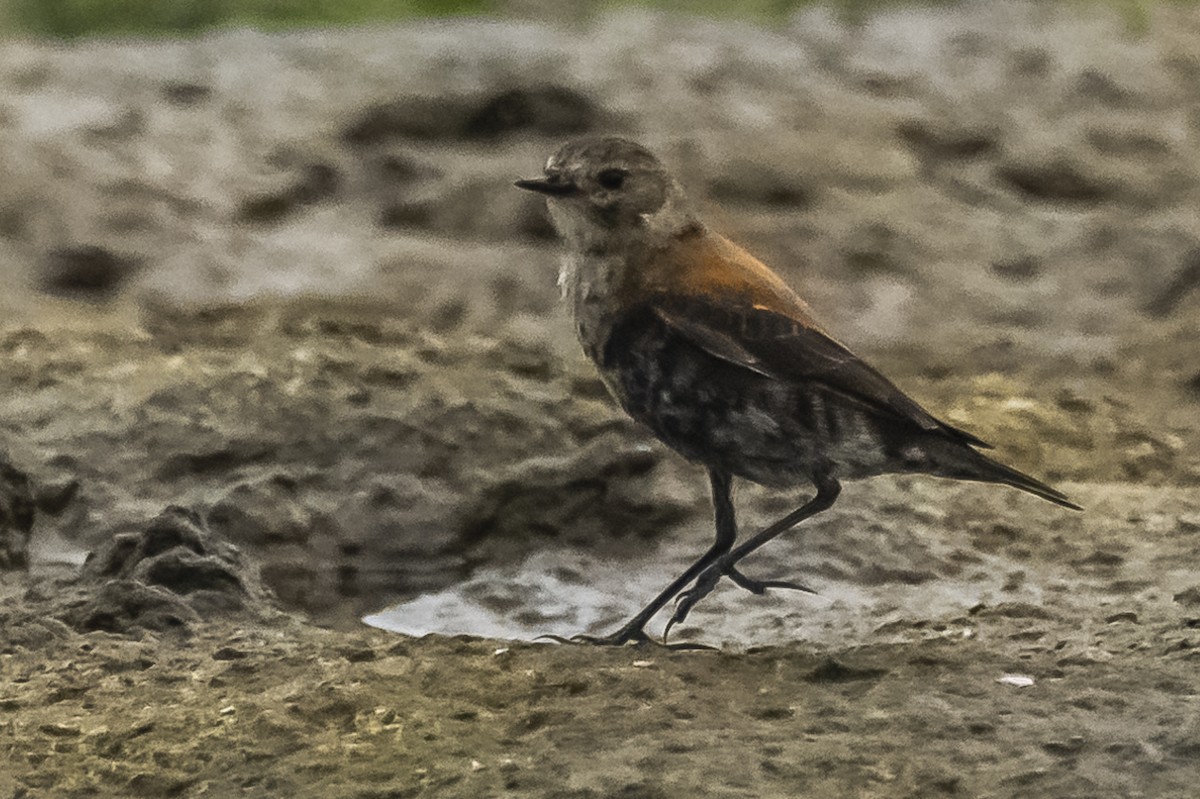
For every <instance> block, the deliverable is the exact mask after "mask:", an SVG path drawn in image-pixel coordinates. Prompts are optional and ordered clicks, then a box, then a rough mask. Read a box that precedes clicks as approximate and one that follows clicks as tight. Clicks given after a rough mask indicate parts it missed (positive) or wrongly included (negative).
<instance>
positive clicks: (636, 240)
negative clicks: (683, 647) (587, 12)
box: [515, 136, 1081, 646]
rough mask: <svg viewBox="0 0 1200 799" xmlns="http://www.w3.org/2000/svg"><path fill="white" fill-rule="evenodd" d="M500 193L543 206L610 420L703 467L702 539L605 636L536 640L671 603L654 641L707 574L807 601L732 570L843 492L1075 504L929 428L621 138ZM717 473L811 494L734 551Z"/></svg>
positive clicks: (920, 412) (573, 154) (628, 636)
mask: <svg viewBox="0 0 1200 799" xmlns="http://www.w3.org/2000/svg"><path fill="white" fill-rule="evenodd" d="M515 185H516V186H517V187H518V188H520V189H525V190H527V191H531V192H536V193H538V194H541V195H543V196H544V197H545V199H546V202H547V208H548V211H549V215H550V219H551V221H552V223H553V225H554V227H555V229H556V231H557V233H558V235H559V237H560V238H561V239H562V242H563V245H564V254H563V258H562V266H561V270H560V273H559V285H560V287H561V291H562V295H563V298H564V300H565V301H566V303H567V304H568V305H569V307H570V312H571V315H572V317H573V320H574V324H575V332H576V334H577V335H578V338H579V342H580V344H581V345H582V348H583V351H584V353H586V355H587V356H588V357H589V358H590V359H591V360H592V361H593V362H594V363H595V365H596V367H597V369H598V370H599V373H600V376H601V378H602V380H603V381H604V383H605V385H606V386H607V388H608V390H609V392H610V393H611V394H612V396H613V397H614V398H615V399H616V401H617V403H618V404H619V405H620V406H621V407H622V408H623V409H624V410H625V412H626V413H628V414H629V415H630V416H631V417H632V418H633V419H634V420H636V421H637V422H639V423H641V424H642V425H644V426H645V427H647V428H649V430H650V431H651V432H652V433H653V434H654V435H655V436H656V437H657V438H658V439H659V440H661V441H662V442H663V443H664V444H666V445H667V447H669V448H670V449H672V450H674V451H675V452H676V453H678V454H679V455H681V456H683V457H684V458H686V459H687V460H689V461H691V462H693V463H697V464H700V465H702V466H703V467H704V468H705V469H706V470H707V473H708V482H709V488H710V490H711V492H712V503H713V511H714V513H713V516H714V524H715V532H716V534H715V538H714V540H713V543H712V545H711V546H709V548H708V549H707V550H706V551H705V552H704V553H703V555H701V556H700V557H699V558H698V559H697V560H696V561H695V562H694V563H693V564H692V565H691V566H689V567H688V568H687V569H686V570H685V571H684V572H683V573H682V574H680V575H679V576H678V577H677V578H676V579H674V580H673V581H672V582H671V583H670V584H668V585H667V586H666V588H664V589H663V590H662V591H661V592H660V593H659V594H658V595H657V596H656V597H655V598H654V599H653V600H651V601H650V603H649V604H647V605H646V606H645V607H644V608H642V610H640V611H639V612H638V613H637V614H635V615H634V616H633V617H632V618H630V619H629V620H628V621H627V622H626V623H625V624H624V625H622V626H621V627H620V628H619V629H617V630H615V631H614V632H612V633H610V634H607V635H602V636H592V635H583V634H580V635H577V636H574V637H572V638H571V639H563V638H561V637H558V636H548V637H550V638H553V639H555V640H559V641H564V640H570V641H575V642H582V643H591V644H598V645H613V646H617V645H623V644H628V643H637V644H641V643H648V642H650V641H651V639H650V637H649V635H648V634H647V633H646V632H645V627H646V625H647V623H648V622H649V621H650V620H651V619H652V618H653V617H654V616H655V615H656V614H657V613H658V612H659V611H660V610H662V609H663V607H664V606H666V605H667V604H668V603H669V602H670V601H671V600H672V599H674V600H675V608H674V612H673V614H672V615H671V617H670V619H669V620H668V622H667V625H666V629H665V630H664V632H663V641H664V643H665V641H666V639H667V636H668V635H669V633H670V630H671V627H672V626H674V625H675V624H678V623H680V622H682V621H683V620H684V619H686V618H687V616H688V614H689V613H690V611H691V609H692V608H693V607H695V606H696V604H697V603H698V602H700V601H701V600H702V599H704V597H706V596H707V595H708V594H709V593H711V592H712V591H713V590H714V588H715V587H716V586H717V585H718V583H719V581H720V579H721V578H722V577H728V578H729V579H730V580H732V581H733V582H734V583H735V584H736V585H738V586H740V587H741V588H744V589H746V590H748V591H751V592H753V593H755V594H763V593H765V592H766V591H767V590H768V589H771V588H786V589H795V590H799V591H805V592H809V593H815V592H813V591H812V590H811V589H810V588H808V587H807V586H805V585H803V584H801V583H799V582H793V581H784V580H759V579H755V578H753V577H750V576H748V575H747V574H745V573H744V572H743V571H742V570H741V569H740V568H739V564H740V563H741V561H742V560H743V559H744V558H745V557H746V556H748V555H750V554H751V553H752V552H754V551H756V550H757V549H759V548H760V547H762V546H763V545H765V544H767V543H768V542H769V541H771V540H772V539H774V538H775V537H777V536H778V535H780V534H781V533H783V532H785V531H787V530H789V529H791V528H793V527H795V526H796V525H798V524H799V523H801V522H802V521H804V520H805V519H808V518H810V517H812V516H815V515H816V514H818V513H821V512H822V511H825V510H828V509H829V508H830V507H831V506H832V505H833V504H834V502H835V501H836V500H837V498H838V495H839V493H840V491H841V484H842V481H844V480H857V479H863V478H868V477H873V476H877V475H882V474H887V473H910V474H911V473H916V474H926V475H932V476H936V477H944V478H954V479H958V480H969V481H978V482H983V483H997V484H1003V485H1006V486H1011V487H1013V488H1017V489H1020V490H1022V491H1025V492H1028V493H1030V494H1033V495H1034V496H1037V497H1040V498H1042V499H1044V500H1048V501H1049V502H1053V503H1055V504H1056V505H1060V506H1062V507H1064V508H1070V509H1073V510H1081V508H1080V506H1079V505H1077V504H1075V503H1074V502H1072V501H1071V500H1070V499H1069V498H1068V497H1067V496H1066V495H1065V494H1063V493H1062V492H1061V491H1059V490H1057V489H1055V488H1052V487H1051V486H1049V485H1047V484H1046V483H1043V482H1041V481H1039V480H1037V479H1035V478H1033V477H1030V476H1029V475H1026V474H1023V473H1022V472H1019V471H1017V470H1016V469H1013V468H1011V467H1009V466H1007V465H1005V464H1002V463H1000V462H999V461H997V460H994V459H992V458H990V457H988V456H987V455H985V454H983V453H982V452H981V451H980V450H985V449H990V448H991V446H990V445H989V444H988V443H987V442H985V441H983V440H982V439H980V438H978V437H976V436H975V435H973V434H971V433H969V432H967V431H965V430H962V429H959V428H957V427H955V426H953V425H950V424H948V423H946V422H944V421H942V420H940V419H938V418H936V417H935V416H933V415H932V414H931V413H930V412H929V411H927V410H925V408H923V407H922V406H921V405H920V404H918V403H917V402H916V401H915V400H914V399H912V398H911V397H909V396H908V395H907V394H905V393H904V392H903V391H901V390H900V389H899V388H898V387H897V386H896V385H895V384H894V383H892V381H890V380H889V379H888V378H887V377H885V376H884V375H883V374H882V373H881V372H879V371H878V370H876V369H875V368H873V367H872V366H870V365H868V364H867V363H866V362H865V361H864V360H862V359H861V358H859V357H858V356H857V355H855V354H854V353H853V352H851V351H850V349H849V348H847V347H846V346H845V345H844V344H842V343H841V342H840V341H838V340H837V339H836V338H834V337H833V335H831V334H830V333H829V332H827V331H826V329H825V328H824V327H822V326H821V324H819V323H818V322H817V321H816V319H815V318H814V315H813V313H812V311H811V310H810V308H809V306H808V304H807V303H806V302H805V301H804V300H803V299H801V297H800V296H799V294H797V293H796V291H794V290H793V289H792V288H791V287H790V286H789V285H788V284H787V283H786V282H785V281H784V280H783V278H781V277H780V276H779V275H778V274H776V273H775V272H774V271H772V270H771V269H770V268H769V267H767V266H766V265H765V264H763V263H762V262H761V261H759V260H758V259H757V258H755V257H754V256H753V255H751V254H750V253H748V252H747V251H746V250H744V249H742V248H741V247H739V246H738V245H737V244H734V243H733V242H732V241H730V240H729V239H727V238H725V237H724V236H722V235H721V234H719V233H717V232H715V231H713V230H712V229H710V228H709V227H708V226H707V225H706V224H705V223H704V222H703V221H701V219H700V217H699V216H698V215H697V213H696V211H695V210H694V207H693V205H692V203H691V202H690V201H689V199H688V197H687V196H686V194H685V192H684V190H683V189H682V188H681V186H680V184H679V182H678V181H677V180H676V179H675V178H674V177H672V175H671V174H670V172H669V171H668V170H667V168H666V167H665V166H664V165H663V163H662V162H661V161H660V160H659V159H658V158H657V157H655V155H654V154H653V153H651V152H650V151H649V150H648V149H646V148H645V147H643V146H642V145H640V144H638V143H637V142H634V141H631V140H629V139H625V138H620V137H613V136H598V137H587V138H582V139H578V140H574V141H569V142H567V143H565V144H563V145H562V146H561V147H560V148H559V149H558V151H557V152H556V153H554V154H553V155H552V156H550V158H549V159H548V160H547V161H546V164H545V167H544V168H543V174H542V175H541V176H540V177H537V178H531V179H522V180H518V181H516V183H515ZM735 479H742V480H748V481H750V482H753V483H758V484H760V485H763V486H767V487H770V488H773V489H792V490H796V489H798V488H803V487H806V486H811V490H812V491H813V493H812V495H811V497H810V498H809V499H808V500H807V501H805V502H803V503H802V504H801V505H800V506H799V507H798V508H797V509H796V510H794V511H792V512H791V513H789V514H787V515H786V516H784V517H783V518H781V519H779V520H778V521H776V522H774V523H773V524H770V525H768V526H767V527H766V528H765V529H763V530H762V531H760V532H758V533H756V534H754V535H752V536H750V537H749V538H747V539H745V540H744V541H743V542H742V543H737V540H738V524H737V518H736V514H735V508H734V502H733V483H734V480H735Z"/></svg>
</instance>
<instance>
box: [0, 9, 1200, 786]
mask: <svg viewBox="0 0 1200 799" xmlns="http://www.w3.org/2000/svg"><path fill="white" fill-rule="evenodd" d="M1197 52H1200V17H1198V16H1197V15H1196V14H1195V12H1192V11H1188V10H1186V9H1182V8H1175V7H1170V6H1168V7H1164V8H1162V9H1159V10H1157V11H1155V12H1154V13H1153V14H1152V15H1151V17H1150V18H1149V20H1148V21H1147V23H1146V25H1145V27H1144V28H1138V29H1136V30H1135V29H1131V28H1130V26H1129V24H1128V21H1127V20H1124V19H1122V18H1120V17H1118V16H1116V15H1113V16H1111V17H1109V16H1105V15H1104V14H1103V13H1101V12H1097V11H1095V10H1092V11H1091V12H1088V13H1087V14H1086V15H1085V14H1084V13H1083V11H1081V7H1077V6H1058V5H1050V4H1028V5H1022V4H1018V3H1012V4H1009V3H1005V4H982V3H980V4H968V5H964V6H961V7H939V8H938V9H936V10H903V11H895V12H889V13H887V14H880V15H876V16H871V17H867V18H866V19H863V20H858V21H855V22H847V21H843V20H840V19H839V18H837V17H836V16H834V15H832V14H829V13H826V12H823V11H821V10H810V11H806V12H803V13H801V14H799V15H798V16H796V17H794V18H793V19H791V20H789V21H788V22H787V23H786V24H782V25H779V26H776V27H773V28H771V29H767V28H762V27H756V26H754V25H751V24H748V23H735V22H730V21H720V22H713V21H704V20H700V19H693V18H686V17H675V16H668V15H660V14H656V13H650V12H642V11H622V12H613V13H605V14H601V15H599V16H597V17H595V18H593V19H592V20H591V21H589V22H588V23H586V24H583V25H579V26H575V27H570V26H555V25H550V24H547V23H542V22H524V21H519V20H509V21H505V22H485V21H472V20H458V21H453V22H439V23H436V24H434V23H428V24H417V23H414V24H412V25H409V26H402V27H392V28H377V29H363V30H345V31H336V32H334V31H324V32H312V33H292V34H264V33H258V32H253V31H227V32H221V33H216V34H213V35H211V36H207V37H204V38H200V39H195V40H190V41H185V42H176V41H131V40H123V41H86V40H85V41H79V42H75V43H72V44H70V45H55V46H50V45H48V44H43V43H39V42H34V41H13V42H8V43H6V45H5V47H4V48H3V49H2V50H0V143H2V144H3V146H4V148H5V152H6V153H7V155H6V158H5V160H4V163H3V164H0V260H2V261H3V265H4V269H5V270H6V276H7V278H8V280H7V286H6V288H7V291H6V292H5V294H4V295H3V296H0V362H2V364H3V367H2V368H0V569H2V570H3V571H0V752H3V757H2V758H0V796H12V797H14V798H15V797H105V796H113V797H127V796H154V797H158V796H178V797H201V796H219V797H224V796H280V797H283V796H287V797H292V796H314V797H316V796H320V797H342V796H345V797H362V798H363V799H367V798H368V797H421V796H430V797H434V796H437V797H440V796H447V797H456V796H461V797H480V796H501V795H511V796H530V797H543V796H545V797H573V798H577V799H591V798H595V799H600V797H627V798H628V799H633V798H634V797H640V798H646V799H658V798H659V797H676V796H696V795H705V796H708V795H711V796H745V797H763V796H781V797H792V796H812V797H825V796H828V797H843V796H881V797H882V796H889V797H890V796H921V797H926V796H943V795H944V796H994V797H1026V796H1047V797H1082V796H1087V797H1107V796H1111V797H1131V796H1144V797H1187V796H1191V795H1193V794H1194V790H1195V784H1196V782H1197V780H1198V779H1200V680H1198V679H1197V676H1196V674H1197V667H1198V666H1200V578H1198V577H1197V572H1196V563H1197V560H1198V559H1200V493H1198V492H1197V487H1198V486H1200V443H1198V439H1197V429H1198V427H1200V425H1198V423H1197V421H1196V420H1197V418H1200V414H1198V413H1197V411H1198V410H1200V356H1198V354H1197V349H1196V343H1195V342H1196V340H1197V333H1198V330H1197V321H1196V320H1197V319H1198V318H1200V291H1197V288H1200V278H1198V277H1197V276H1198V275H1200V266H1198V264H1200V221H1198V220H1197V217H1196V215H1195V209H1196V208H1197V207H1200V158H1198V157H1197V155H1198V154H1200V116H1197V114H1196V112H1195V108H1196V107H1197V102H1196V101H1197V99H1200V97H1198V95H1197V92H1198V89H1197V88H1196V87H1197V86H1200V82H1198V81H1197V76H1198V75H1200V59H1198V58H1197V56H1196V53H1197ZM600 132H616V133H620V134H623V135H627V136H630V137H633V138H637V139H639V140H641V141H643V142H645V143H646V144H647V145H648V146H650V147H651V148H653V149H655V150H656V151H658V152H660V153H662V155H663V156H664V158H665V159H666V160H668V161H669V162H670V163H671V165H672V166H673V168H674V169H676V170H677V171H678V172H679V174H680V175H681V176H682V178H683V180H684V182H685V183H686V184H687V185H688V187H689V189H690V190H691V191H692V193H693V194H695V195H696V196H697V197H698V198H700V200H701V203H702V205H703V207H704V208H705V213H706V217H707V219H708V220H709V221H710V223H711V224H712V226H713V227H715V228H717V229H719V230H721V231H722V232H724V233H726V234H727V235H730V236H731V237H733V238H734V239H736V240H738V241H739V242H741V243H743V244H744V245H746V246H747V247H748V248H750V249H751V250H753V251H754V252H756V253H758V254H760V255H761V256H762V257H763V259H764V260H766V261H767V262H769V263H771V264H772V265H775V266H776V267H778V269H779V271H781V272H782V273H783V274H784V275H785V276H786V277H787V279H788V280H789V281H790V282H792V283H793V285H795V286H797V287H798V288H799V289H800V290H801V292H802V293H803V294H804V295H805V296H806V297H807V298H808V300H809V301H810V304H811V305H812V306H813V307H814V309H815V312H816V314H817V316H818V317H820V318H821V319H822V321H823V322H825V324H826V325H827V326H828V327H829V328H831V329H833V330H835V331H837V332H838V334H839V335H840V336H841V338H842V339H843V340H845V341H846V342H847V343H848V344H850V345H851V346H852V347H854V348H855V349H856V350H857V351H859V352H860V353H861V354H863V355H864V356H865V357H866V358H867V359H868V360H869V361H871V362H872V363H873V364H875V365H877V366H878V367H880V368H881V369H882V370H883V371H884V372H886V373H887V374H888V375H889V376H891V377H892V378H893V379H894V380H895V381H896V382H897V383H898V384H899V385H900V386H901V387H903V388H904V389H905V390H907V391H908V392H909V393H911V394H912V395H913V396H915V397H916V398H917V399H918V400H919V401H921V402H922V403H923V404H925V405H926V406H927V407H929V408H930V409H931V410H932V411H934V412H935V413H937V414H938V415H940V416H942V417H944V418H946V419H947V420H948V421H950V422H952V423H953V424H955V425H957V426H961V427H965V428H967V429H969V430H971V431H972V432H973V433H975V434H977V435H979V436H980V437H981V438H983V439H985V440H988V441H992V442H994V443H995V444H996V447H997V449H996V452H997V455H998V457H1000V458H1001V459H1003V460H1005V461H1006V462H1008V463H1011V464H1013V465H1014V466H1016V467H1018V468H1020V469H1022V470H1024V471H1028V472H1030V473H1032V474H1035V475H1037V476H1038V477H1040V478H1044V479H1046V480H1048V481H1049V482H1052V483H1054V484H1055V485H1056V486H1058V487H1060V488H1062V489H1063V490H1065V491H1066V492H1067V493H1068V494H1070V495H1071V497H1072V498H1073V499H1075V500H1076V501H1078V502H1079V503H1080V504H1081V505H1083V506H1084V508H1085V510H1084V511H1083V512H1082V513H1073V512H1070V511H1066V510H1063V509H1061V508H1058V507H1054V506H1052V505H1049V504H1047V503H1043V502H1040V501H1038V500H1037V499H1035V498H1031V497H1028V496H1024V495H1020V494H1018V493H1017V492H1014V491H1011V490H1008V489H1004V488H997V487H987V486H979V485H971V484H962V483H954V482H950V481H943V480H936V479H933V478H920V477H884V478H878V479H874V480H871V481H865V482H860V483H851V484H848V485H847V486H846V488H845V491H844V492H843V494H842V496H841V498H840V500H839V502H838V504H837V505H836V506H835V507H834V508H833V509H832V510H830V511H828V512H827V513H825V514H823V515H822V516H820V517H818V518H816V519H814V520H813V521H812V523H810V524H806V525H805V526H804V528H803V529H801V530H797V531H795V532H794V533H793V534H791V535H789V536H787V537H785V538H782V539H780V540H778V541H776V542H773V543H772V545H771V546H769V547H766V548H764V550H763V551H761V552H760V553H756V555H755V557H754V558H753V559H752V560H748V561H747V563H746V569H747V571H750V572H752V573H753V574H755V575H756V576H762V577H768V578H780V579H797V580H800V581H801V582H803V583H805V584H806V585H809V586H811V587H812V588H813V589H814V590H815V591H816V595H804V594H796V593H791V592H781V591H772V592H770V593H769V594H768V595H766V596H752V595H749V594H746V593H744V592H740V591H739V590H738V589H736V588H735V587H733V586H722V587H721V588H719V589H718V590H717V591H716V592H715V593H714V594H713V595H712V596H711V597H710V598H708V599H707V600H706V601H705V602H704V603H703V604H701V605H700V606H699V607H697V608H696V610H695V611H694V612H693V614H692V615H691V617H690V618H689V619H688V620H687V623H686V624H685V625H681V626H680V627H679V628H676V629H675V630H673V631H672V641H675V642H690V643H693V644H700V645H704V646H706V647H709V648H706V649H687V650H682V649H667V648H664V647H661V646H658V645H655V644H649V645H642V646H632V647H624V648H611V649H602V648H594V647H588V646H577V645H560V644H556V643H553V642H549V641H546V640H540V641H539V640H535V639H536V636H538V635H539V634H542V633H550V634H554V635H570V634H572V633H576V632H589V633H593V634H594V633H599V632H603V631H606V630H609V629H612V628H613V627H614V626H616V625H617V624H619V623H620V621H621V620H622V619H623V618H625V617H626V616H627V615H628V614H629V613H631V612H633V611H634V610H636V609H637V608H638V606H639V604H640V603H642V602H644V601H646V600H647V599H648V598H649V597H650V596H652V595H653V594H654V593H655V592H656V591H657V589H659V588H660V587H661V586H662V585H664V584H665V583H666V582H667V580H669V579H670V578H671V577H673V576H674V574H675V573H678V572H679V571H681V570H682V569H683V568H684V567H685V566H686V565H687V563H688V562H690V560H691V559H692V558H694V557H696V556H697V555H698V554H699V553H700V552H701V551H703V549H704V548H705V547H706V546H707V544H708V543H709V541H710V538H711V524H712V522H711V520H710V518H709V513H710V510H709V507H708V499H707V496H706V493H705V491H706V481H705V479H704V475H703V472H702V470H700V469H699V468H697V467H696V466H694V465H690V464H687V463H684V462H683V461H681V460H680V459H679V458H678V457H677V456H675V455H673V454H672V453H670V452H668V451H667V450H665V449H664V448H662V447H661V446H659V445H658V444H657V443H655V442H654V441H652V440H651V439H650V438H649V436H648V435H647V434H646V433H645V432H644V431H642V430H641V429H639V428H638V427H637V426H636V425H634V424H633V423H632V422H630V421H628V420H627V419H625V418H624V417H623V416H622V415H621V414H620V412H619V411H618V410H617V409H616V408H615V407H614V406H613V404H612V403H611V401H610V400H609V399H608V398H607V396H606V394H605V390H604V387H603V385H602V384H601V383H600V381H599V380H598V379H597V378H596V376H595V375H594V373H593V372H592V370H591V368H590V367H589V365H588V364H587V363H585V362H584V360H583V358H582V356H581V355H580V354H579V353H578V352H577V347H576V345H575V343H574V340H573V338H572V335H571V330H570V326H569V324H568V322H567V320H566V319H565V316H564V313H563V310H562V309H561V308H559V307H558V305H557V289H556V287H555V271H556V249H555V244H554V241H553V234H552V231H551V229H550V227H549V225H548V222H547V220H546V217H545V214H544V211H543V209H542V208H541V206H540V205H539V203H538V202H537V200H536V198H531V197H527V196H524V195H523V194H521V193H519V192H516V191H515V190H513V189H512V188H511V182H512V180H513V179H515V178H517V177H522V176H526V177H527V176H530V175H532V174H536V172H537V171H538V170H539V168H540V165H541V164H542V162H543V161H544V159H545V157H546V155H547V154H548V153H549V152H551V151H553V150H554V149H555V148H556V147H557V146H558V144H559V143H561V141H562V140H563V139H564V138H567V137H570V136H574V135H579V134H587V133H600ZM805 490H806V489H805V487H803V486H797V487H796V490H795V491H794V492H779V491H767V490H764V489H760V488H758V487H754V486H748V485H746V486H741V487H740V488H739V493H738V497H737V501H738V508H739V514H740V519H741V522H742V524H743V526H744V528H746V529H750V528H757V527H758V526H761V525H763V524H766V523H768V522H769V521H771V520H772V519H774V518H776V517H778V516H781V515H783V514H784V513H786V512H787V511H789V510H790V509H792V508H793V507H795V505H796V504H798V503H799V502H800V501H802V500H803V498H804V495H805ZM364 617H365V618H366V619H367V620H368V621H369V622H370V624H367V623H365V622H364V621H363V618H364ZM661 628H662V620H661V619H660V620H657V621H656V623H655V624H654V625H652V627H651V630H652V631H654V632H658V631H660V630H661Z"/></svg>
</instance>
